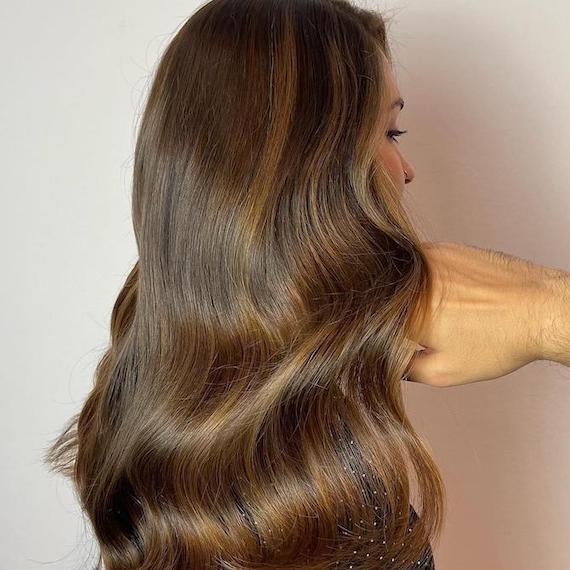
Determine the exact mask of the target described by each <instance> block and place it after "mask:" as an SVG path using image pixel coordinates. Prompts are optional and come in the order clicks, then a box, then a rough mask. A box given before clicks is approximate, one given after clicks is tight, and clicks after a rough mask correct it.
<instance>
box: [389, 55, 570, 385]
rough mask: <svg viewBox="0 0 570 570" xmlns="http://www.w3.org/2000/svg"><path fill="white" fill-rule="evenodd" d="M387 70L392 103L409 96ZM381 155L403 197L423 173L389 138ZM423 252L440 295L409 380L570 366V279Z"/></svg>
mask: <svg viewBox="0 0 570 570" xmlns="http://www.w3.org/2000/svg"><path fill="white" fill-rule="evenodd" d="M385 68H386V81H387V82H388V85H389V89H390V94H391V98H390V99H389V103H391V102H393V101H395V100H397V99H398V98H399V97H401V93H400V91H399V89H398V86H397V83H396V80H395V77H394V74H393V71H392V69H391V66H390V65H389V63H388V62H387V60H385ZM390 107H391V105H390ZM400 111H401V110H400V107H399V106H398V107H396V108H389V109H386V112H387V113H390V123H389V130H397V129H399V127H398V119H399V114H400ZM379 154H380V158H381V160H382V161H383V163H384V165H385V167H386V169H387V170H388V172H389V173H390V176H391V177H392V178H393V180H394V182H395V184H396V185H397V187H398V188H400V189H401V190H402V191H403V190H404V187H405V184H409V183H410V182H412V181H413V180H414V178H415V169H414V167H413V165H412V164H411V163H410V162H409V161H408V160H407V159H406V158H405V157H404V155H403V153H402V152H401V151H400V149H399V148H398V143H397V142H396V141H395V140H393V139H391V138H390V137H389V136H388V133H387V135H386V137H384V139H383V142H382V143H381V144H380V148H379ZM404 170H406V171H407V173H408V177H407V179H406V178H405V175H404ZM422 246H423V247H424V253H425V255H426V258H427V261H428V264H429V266H430V268H431V269H432V273H433V275H434V291H433V295H432V298H431V299H430V308H431V312H430V318H429V319H428V323H427V326H426V327H425V329H424V331H422V334H421V336H420V337H419V338H416V339H411V343H412V345H413V346H414V347H415V348H416V350H417V352H416V353H415V356H414V358H413V362H412V367H411V372H410V374H409V376H408V380H410V381H413V382H420V383H424V384H429V385H431V386H439V387H445V386H456V385H460V384H468V383H471V382H480V381H484V380H492V379H495V378H499V377H501V376H504V375H506V374H509V373H510V372H513V371H515V370H517V369H519V368H521V367H523V366H525V365H526V364H529V363H530V362H533V361H534V360H552V361H555V362H559V363H561V364H566V365H569V366H570V273H566V272H564V271H561V270H559V269H553V268H550V267H545V266H542V265H538V264H534V263H532V262H530V261H527V260H525V259H521V258H519V257H516V256H514V255H510V254H507V253H505V252H502V251H496V250H491V249H482V248H478V247H475V246H470V245H465V244H460V243H453V242H437V243H430V242H427V243H424V244H422ZM418 345H419V346H418ZM418 349H421V350H418Z"/></svg>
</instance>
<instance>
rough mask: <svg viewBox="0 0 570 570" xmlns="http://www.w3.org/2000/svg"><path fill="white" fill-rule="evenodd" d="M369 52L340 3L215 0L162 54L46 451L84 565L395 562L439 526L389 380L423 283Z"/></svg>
mask: <svg viewBox="0 0 570 570" xmlns="http://www.w3.org/2000/svg"><path fill="white" fill-rule="evenodd" d="M384 57H385V58H386V60H387V61H389V62H391V61H392V60H391V56H390V50H389V46H388V42H387V37H386V25H385V19H384V18H383V17H381V16H380V15H379V14H378V13H376V12H373V11H369V10H364V9H362V8H357V7H356V6H353V5H351V4H350V3H348V2H347V1H345V0H281V1H277V0H273V1H271V0H212V1H211V2H208V3H207V4H204V5H203V6H202V7H201V8H200V9H199V10H198V11H197V12H195V13H194V14H193V15H192V16H191V17H190V18H189V19H188V20H187V21H186V22H185V23H184V24H183V25H182V26H181V28H180V29H179V31H177V33H176V34H175V35H174V37H173V39H172V40H171V41H170V43H169V45H168V46H167V49H166V50H165V52H164V54H163V56H162V58H161V60H160V62H159V65H158V67H157V69H156V71H155V76H154V80H153V83H152V85H151V89H150V92H149V94H148V98H147V100H146V105H145V109H144V113H143V115H142V120H141V124H140V128H139V129H138V136H137V141H136V147H135V156H134V171H133V194H132V215H133V226H134V232H135V236H136V242H137V248H138V254H139V255H138V260H137V261H136V263H135V265H134V267H133V268H132V270H131V271H130V273H129V275H128V277H127V279H126V281H125V283H124V286H123V288H122V290H121V291H120V293H119V295H118V298H117V300H116V302H115V305H114V308H113V312H112V319H111V338H110V342H109V346H108V348H107V349H106V352H105V354H104V355H103V357H102V358H101V360H100V361H99V363H98V365H97V368H96V371H95V383H94V387H93V388H92V390H91V392H90V394H89V395H88V397H87V399H86V401H85V403H84V405H83V408H82V409H81V411H80V412H79V413H78V414H77V415H76V416H74V417H73V418H72V419H71V421H70V423H69V424H68V425H67V426H66V428H65V429H64V431H63V432H62V433H61V434H60V435H59V437H58V438H57V439H55V440H54V441H52V442H51V443H50V447H49V450H48V451H47V453H46V461H47V462H48V463H49V465H50V466H51V468H52V469H53V470H55V471H58V472H61V473H63V474H65V475H66V476H68V477H70V478H71V480H72V482H73V484H74V488H75V489H76V490H77V493H78V497H79V500H80V503H81V506H82V509H83V510H84V511H85V513H86V514H87V516H88V517H89V520H90V523H91V524H92V526H93V529H94V531H95V535H96V538H97V540H98V543H99V546H100V555H99V560H98V563H97V568H100V567H101V564H102V563H104V565H105V568H106V569H107V570H134V569H137V570H150V569H161V570H178V569H189V568H192V569H202V568H204V569H206V568H223V569H224V570H245V569H247V570H250V569H257V568H279V569H293V568H294V569H296V570H298V569H314V570H317V569H321V568H330V567H335V562H336V561H339V562H340V563H341V564H343V563H348V562H349V561H354V560H356V559H358V560H359V566H358V567H359V568H362V569H364V570H368V569H372V568H375V569H377V568H378V567H379V564H380V567H381V568H383V569H384V568H386V569H388V568H389V569H390V570H402V569H404V568H408V567H410V566H412V565H413V564H414V563H415V561H416V560H418V559H420V558H421V557H422V555H424V554H425V551H426V546H427V545H428V544H429V543H430V541H432V542H433V541H434V540H438V538H439V535H440V532H441V529H442V524H443V518H444V507H445V494H444V485H443V482H442V477H441V475H440V472H439V470H438V467H437V464H436V463H435V461H434V459H433V457H432V455H431V453H430V451H429V448H428V446H427V445H426V444H425V443H424V441H423V440H422V438H421V437H420V436H419V435H418V434H417V433H416V431H415V430H414V428H413V426H412V425H411V423H410V421H409V419H408V417H407V415H406V412H405V409H404V405H403V399H402V389H401V381H402V380H404V379H405V378H406V375H407V374H408V372H409V370H410V363H411V361H412V358H413V355H414V345H413V344H412V343H410V342H409V341H408V339H410V338H417V336H416V333H417V331H419V330H420V328H421V327H422V326H423V325H424V322H425V318H426V315H427V312H428V307H429V304H428V299H429V295H430V292H431V290H432V289H431V287H432V276H431V274H430V271H429V266H428V264H427V260H426V257H425V256H424V253H423V252H422V249H421V241H420V238H419V236H418V235H417V234H416V231H415V230H414V228H413V226H412V224H411V223H410V221H409V219H408V217H407V215H406V212H405V210H404V207H403V205H402V203H401V200H400V196H399V192H398V189H397V188H396V187H395V186H394V184H393V182H392V180H391V179H390V177H389V175H388V173H387V171H386V170H385V168H384V167H383V165H382V164H381V162H380V160H379V157H378V153H377V145H378V141H379V138H378V137H380V136H382V134H383V133H384V129H385V126H386V125H385V121H386V117H385V116H384V115H385V114H384V113H383V112H382V109H383V108H384V107H385V105H386V101H387V99H386V98H387V96H388V93H387V88H386V82H385V80H384V73H385V70H384V66H383V61H384ZM410 472H411V475H412V476H413V477H415V479H413V478H412V477H411V476H410ZM412 483H415V484H416V488H417V496H416V497H415V503H416V506H417V508H419V510H420V516H419V517H416V518H413V524H412V525H411V527H410V524H409V523H410V521H409V518H408V515H409V506H410V501H411V500H412V495H413V493H412ZM379 508H380V511H379V510H378V509H379ZM379 512H381V513H382V514H381V515H379ZM414 512H415V511H414ZM379 521H380V523H381V524H380V526H378V522H379ZM379 538H381V539H382V540H379ZM364 544H365V545H366V548H365V549H363V546H362V545H364ZM359 557H360V558H362V560H360V558H359Z"/></svg>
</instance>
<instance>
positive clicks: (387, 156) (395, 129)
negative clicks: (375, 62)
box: [379, 58, 415, 192]
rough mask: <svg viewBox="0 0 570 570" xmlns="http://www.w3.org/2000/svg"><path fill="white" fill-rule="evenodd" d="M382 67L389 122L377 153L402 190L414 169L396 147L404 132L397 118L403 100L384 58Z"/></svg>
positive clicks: (409, 180) (390, 68) (411, 177)
mask: <svg viewBox="0 0 570 570" xmlns="http://www.w3.org/2000/svg"><path fill="white" fill-rule="evenodd" d="M384 69H385V78H386V81H387V86H388V89H389V94H390V96H389V98H388V105H387V109H385V110H384V112H385V113H387V115H388V117H389V123H388V128H387V130H386V132H385V133H384V135H383V137H382V142H381V143H380V148H379V154H380V158H381V160H382V163H383V164H384V166H385V168H386V169H387V171H388V173H389V174H390V176H391V178H392V179H393V181H394V184H396V186H397V187H398V188H399V189H400V190H401V191H402V192H403V190H404V187H405V185H406V184H409V183H410V182H412V180H413V179H414V177H415V169H414V167H413V165H412V164H411V163H410V162H409V161H408V160H406V158H405V157H404V154H403V153H402V152H401V150H400V148H399V147H398V137H399V136H400V135H402V134H404V133H405V132H406V131H401V130H400V129H399V118H400V113H401V111H402V109H403V107H404V101H403V99H402V96H401V94H400V91H399V89H398V85H397V83H396V79H395V77H394V73H393V71H392V66H391V65H390V63H389V62H388V60H387V59H386V58H384ZM406 173H407V175H406Z"/></svg>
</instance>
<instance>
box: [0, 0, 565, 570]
mask: <svg viewBox="0 0 570 570" xmlns="http://www.w3.org/2000/svg"><path fill="white" fill-rule="evenodd" d="M197 5H198V4H197V3H195V2H180V1H170V2H167V3H164V2H161V3H159V2H148V1H142V0H139V1H137V2H134V1H132V0H131V1H127V0H123V1H122V2H110V1H100V2H77V1H75V0H74V1H69V0H60V1H59V2H30V1H20V2H17V3H16V2H10V3H8V2H4V3H3V4H2V5H1V7H0V10H1V12H2V18H1V22H2V24H1V26H2V33H1V40H0V41H2V44H3V45H2V48H3V49H2V50H1V53H2V55H1V56H0V57H1V58H2V76H3V80H2V92H1V96H2V106H1V109H0V117H1V119H0V120H1V124H0V126H1V131H2V137H1V142H0V144H1V145H2V152H1V156H2V180H3V183H2V184H3V188H2V208H1V216H2V223H1V225H0V228H1V229H0V231H1V232H2V235H1V240H0V241H1V244H2V260H3V275H4V277H3V279H2V284H3V289H4V291H3V295H2V305H3V306H2V316H3V318H2V321H1V322H2V344H1V346H2V391H3V394H2V398H1V405H2V409H1V413H0V428H1V429H2V435H3V437H2V457H3V465H2V469H1V472H0V473H1V474H0V478H1V481H0V494H1V496H0V504H1V505H2V508H1V509H0V517H1V521H2V529H1V530H2V532H1V538H0V541H1V543H0V567H1V568H6V569H10V570H24V569H36V568H45V569H49V568H54V569H77V568H86V567H87V566H86V564H85V561H86V560H89V559H90V554H91V555H92V554H94V553H95V552H96V550H95V548H94V545H93V543H92V541H91V539H90V536H89V529H88V527H87V526H86V524H85V523H84V521H83V520H82V518H81V516H80V512H79V508H78V506H77V503H76V501H75V498H74V496H73V493H72V491H71V490H70V488H69V486H68V484H67V482H65V481H64V480H63V479H62V478H61V477H57V476H54V475H51V474H49V473H48V472H47V471H46V469H45V468H44V466H43V465H42V464H41V454H42V452H43V450H44V449H45V447H46V445H47V443H48V441H49V440H50V439H51V438H52V437H54V436H55V435H56V434H57V433H58V432H59V430H60V429H61V427H63V424H64V423H65V422H66V421H67V419H68V418H69V417H70V416H71V415H72V414H73V413H74V412H75V411H77V410H78V409H79V408H80V406H81V403H82V401H83V399H84V397H85V396H86V394H87V392H88V390H89V388H90V386H91V382H92V380H93V371H94V368H95V365H96V363H97V361H98V359H99V358H100V357H101V356H102V354H103V351H104V349H105V347H106V344H107V341H108V335H109V318H110V313H111V309H112V305H113V302H114V300H115V298H116V296H117V294H118V292H119V290H120V287H121V285H122V284H123V281H124V279H125V277H126V275H127V274H128V271H129V270H130V268H131V266H132V264H133V263H134V261H135V260H136V256H137V252H136V247H135V241H134V236H133V233H132V226H131V218H130V182H131V169H132V157H133V149H134V142H135V126H136V121H137V119H138V116H139V113H140V111H141V105H142V101H143V97H144V94H145V91H146V89H147V88H148V82H149V80H150V78H151V73H152V71H153V69H154V65H155V63H156V61H157V60H158V58H159V56H160V54H161V53H162V51H163V49H164V48H165V46H166V44H167V43H168V41H169V39H170V38H171V37H172V34H173V33H174V32H175V31H176V30H177V29H178V27H179V26H180V25H181V24H182V22H183V21H184V20H185V19H186V18H187V17H188V16H190V14H191V13H192V12H194V10H195V8H196V7H197ZM379 7H380V8H389V9H390V14H392V16H393V17H394V20H393V23H392V25H391V27H390V35H391V38H392V40H391V43H392V47H393V50H394V55H395V59H396V77H397V79H398V82H399V86H400V90H401V92H402V94H403V96H404V98H405V99H406V107H405V109H404V111H403V112H402V114H401V120H400V124H399V126H400V127H401V128H403V129H408V131H409V133H408V134H407V135H404V136H403V137H402V139H401V142H400V144H401V147H402V150H403V151H404V152H405V153H406V155H407V157H408V158H409V159H410V160H411V161H412V162H413V163H414V165H415V167H416V171H417V174H416V179H415V181H414V182H413V183H412V184H411V185H409V186H408V187H407V190H406V197H405V199H406V201H407V203H408V205H409V206H410V209H411V210H412V211H413V214H414V216H415V218H416V219H417V222H418V224H419V225H420V226H421V227H422V228H423V229H424V231H425V232H427V233H428V235H429V237H430V238H431V239H434V240H436V239H437V240H453V241H461V242H464V243H469V244H473V245H478V246H480V247H491V248H494V249H501V250H503V251H507V252H510V253H513V254H515V255H519V256H521V257H525V258H526V259H529V260H532V261H534V262H537V263H540V264H544V265H551V266H556V267H559V268H562V269H566V270H570V253H569V252H570V237H569V234H570V192H569V190H568V177H567V176H566V171H567V170H568V167H569V166H570V164H569V161H570V159H569V158H568V157H569V156H570V137H569V136H568V135H567V133H568V132H569V131H570V95H569V93H570V68H569V66H568V59H569V58H570V43H569V41H568V21H569V20H570V4H568V3H567V2H562V1H554V0H550V1H547V2H543V3H540V4H539V3H537V2H535V1H534V0H516V1H515V0H498V1H497V2H495V3H493V4H492V8H491V4H490V3H488V2H480V1H478V0H477V1H476V0H469V1H461V0H437V1H431V2H426V1H425V0H409V1H408V2H398V3H396V2H384V3H381V4H379ZM404 389H405V390H406V401H407V404H408V408H409V413H410V416H411V417H412V420H413V421H414V422H415V424H416V426H417V428H418V430H419V431H420V433H421V434H422V435H424V437H425V438H426V439H427V441H428V442H429V444H430V446H431V447H432V449H433V451H434V453H435V455H436V458H437V460H438V462H439V464H440V466H441V469H442V472H443V475H444V478H445V481H446V484H447V490H448V494H449V512H448V519H447V526H446V530H445V534H444V537H443V539H442V541H441V542H440V543H439V544H438V545H436V547H435V549H434V550H435V558H436V563H437V568H438V570H457V569H459V568H461V569H462V570H481V569H482V568H484V569H491V570H512V569H515V568H516V569H517V570H536V569H538V568H540V569H541V570H563V569H567V568H568V567H570V544H569V542H568V537H569V536H570V523H569V522H568V514H567V513H568V512H569V511H570V494H569V492H568V480H569V479H570V447H569V440H570V439H569V436H570V415H569V414H568V410H569V409H570V370H569V369H567V368H564V367H562V366H560V365H556V364H553V363H550V362H535V363H532V364H531V365H528V366H526V367H524V368H522V369H520V370H518V371H516V372H514V373H511V374H509V375H507V376H505V377H502V378H500V379H497V380H493V381H487V382H479V383H474V384H470V385H467V386H461V387H452V388H446V389H437V388H430V387H427V386H421V385H413V384H406V385H405V388H404ZM92 559H93V557H92V556H91V560H92Z"/></svg>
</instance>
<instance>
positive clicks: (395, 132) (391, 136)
mask: <svg viewBox="0 0 570 570" xmlns="http://www.w3.org/2000/svg"><path fill="white" fill-rule="evenodd" d="M407 132H408V131H399V130H397V129H396V130H393V131H388V132H387V133H386V135H387V136H388V138H389V139H390V140H392V141H394V142H395V143H397V142H398V139H397V137H399V136H401V135H404V134H406V133H407Z"/></svg>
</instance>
